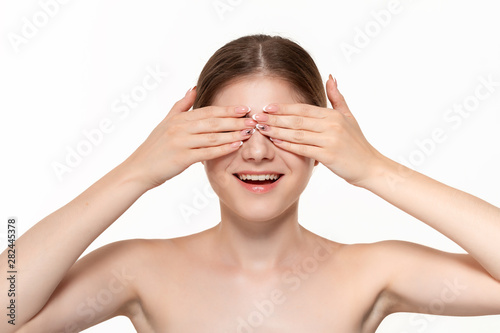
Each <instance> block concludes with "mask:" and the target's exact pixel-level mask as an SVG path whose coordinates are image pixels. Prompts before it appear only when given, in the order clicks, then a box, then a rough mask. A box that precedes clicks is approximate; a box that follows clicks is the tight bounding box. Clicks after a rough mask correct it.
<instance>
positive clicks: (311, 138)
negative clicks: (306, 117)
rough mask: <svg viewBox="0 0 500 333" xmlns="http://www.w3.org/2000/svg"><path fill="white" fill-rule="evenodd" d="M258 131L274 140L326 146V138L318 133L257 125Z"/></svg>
mask: <svg viewBox="0 0 500 333" xmlns="http://www.w3.org/2000/svg"><path fill="white" fill-rule="evenodd" d="M257 129H258V130H259V131H260V133H262V134H264V135H266V136H268V137H270V138H273V139H280V140H284V141H288V142H293V143H299V144H305V145H311V146H317V147H322V146H324V144H325V139H324V136H322V135H319V134H318V133H316V132H310V131H306V130H292V129H287V128H279V127H274V126H268V125H261V124H259V125H257Z"/></svg>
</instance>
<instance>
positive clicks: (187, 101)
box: [167, 86, 196, 116]
mask: <svg viewBox="0 0 500 333" xmlns="http://www.w3.org/2000/svg"><path fill="white" fill-rule="evenodd" d="M195 98H196V86H194V87H193V88H191V89H189V90H188V91H187V93H186V95H185V96H184V97H183V98H182V99H181V100H179V101H177V102H176V103H175V104H174V106H173V107H172V109H171V110H170V112H169V113H168V115H167V116H169V115H175V114H177V113H182V112H185V111H188V110H189V109H190V108H191V107H192V106H193V104H194V100H195Z"/></svg>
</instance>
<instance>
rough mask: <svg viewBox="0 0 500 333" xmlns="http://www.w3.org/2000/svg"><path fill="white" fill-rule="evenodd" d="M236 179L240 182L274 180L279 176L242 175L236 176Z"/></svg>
mask: <svg viewBox="0 0 500 333" xmlns="http://www.w3.org/2000/svg"><path fill="white" fill-rule="evenodd" d="M238 177H239V178H240V179H241V180H262V181H263V180H276V179H278V177H279V175H278V174H268V175H244V174H241V175H240V174H238Z"/></svg>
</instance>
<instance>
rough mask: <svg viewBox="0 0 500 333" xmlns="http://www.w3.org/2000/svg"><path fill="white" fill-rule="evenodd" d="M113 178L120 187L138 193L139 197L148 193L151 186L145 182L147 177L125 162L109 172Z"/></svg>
mask: <svg viewBox="0 0 500 333" xmlns="http://www.w3.org/2000/svg"><path fill="white" fill-rule="evenodd" d="M110 173H111V174H112V175H113V177H116V180H117V182H118V183H119V184H120V185H125V186H127V187H130V188H131V189H134V190H135V191H138V192H139V193H140V194H141V195H142V194H144V193H146V192H147V191H149V190H150V189H151V188H152V186H151V185H150V183H149V182H148V181H147V177H145V176H144V173H143V172H141V170H139V169H138V168H136V167H134V166H133V165H131V164H130V163H127V161H124V162H123V163H121V164H120V165H118V166H117V167H116V168H114V169H113V170H112V171H111V172H110Z"/></svg>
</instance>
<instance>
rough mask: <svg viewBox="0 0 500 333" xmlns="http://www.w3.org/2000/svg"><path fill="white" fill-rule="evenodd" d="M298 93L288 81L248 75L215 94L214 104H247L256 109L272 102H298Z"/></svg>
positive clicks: (260, 108)
mask: <svg viewBox="0 0 500 333" xmlns="http://www.w3.org/2000/svg"><path fill="white" fill-rule="evenodd" d="M296 95H297V94H296V93H295V91H294V89H293V87H292V85H291V84H290V83H288V82H287V81H285V80H283V79H280V78H275V77H269V76H252V77H246V78H243V79H240V80H235V81H234V82H232V83H230V84H228V85H227V86H225V87H224V88H223V89H221V91H220V92H219V93H218V94H217V95H216V96H215V98H214V100H213V103H212V104H213V105H217V106H230V105H246V106H249V107H251V108H252V110H254V111H258V110H262V108H263V107H264V106H266V105H267V104H270V103H297V96H296Z"/></svg>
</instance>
